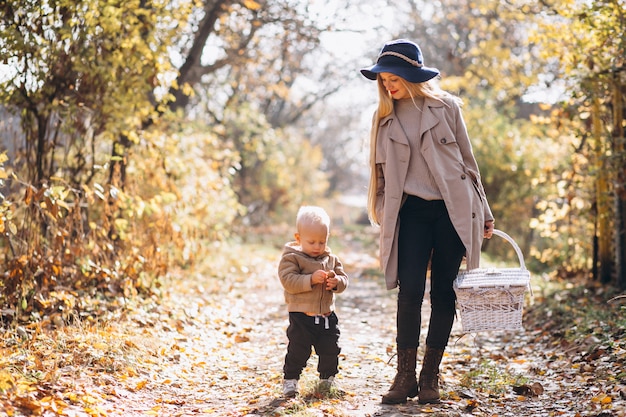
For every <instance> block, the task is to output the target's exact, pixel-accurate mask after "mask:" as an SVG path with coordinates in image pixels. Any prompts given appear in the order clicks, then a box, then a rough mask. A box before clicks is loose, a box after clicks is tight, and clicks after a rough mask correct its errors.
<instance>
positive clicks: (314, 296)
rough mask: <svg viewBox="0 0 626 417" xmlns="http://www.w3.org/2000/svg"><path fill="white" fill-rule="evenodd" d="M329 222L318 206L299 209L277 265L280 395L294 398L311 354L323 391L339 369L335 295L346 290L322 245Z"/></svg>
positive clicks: (336, 263)
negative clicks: (281, 318)
mask: <svg viewBox="0 0 626 417" xmlns="http://www.w3.org/2000/svg"><path fill="white" fill-rule="evenodd" d="M329 233H330V218H329V216H328V214H327V213H326V211H324V209H322V208H320V207H315V206H304V207H301V208H300V210H299V211H298V215H297V218H296V233H295V235H294V236H295V241H293V242H288V243H286V244H285V246H284V248H283V253H282V256H281V259H280V263H279V265H278V276H279V278H280V282H281V283H282V285H283V288H284V293H285V302H286V303H287V310H288V311H289V327H288V328H287V338H288V339H289V345H288V346H287V355H286V356H285V365H284V368H283V371H284V381H283V395H284V396H286V397H294V396H296V395H297V394H298V380H299V379H300V373H301V372H302V370H303V369H304V368H305V366H306V363H307V361H308V360H309V357H310V356H311V347H314V348H315V353H316V354H317V356H318V358H319V363H318V367H317V370H318V372H319V376H320V388H322V389H324V390H329V389H330V388H331V387H332V386H333V385H334V378H335V375H336V374H337V372H338V365H339V352H341V348H340V347H339V344H338V341H339V334H340V332H339V327H338V326H337V323H338V320H337V315H336V314H335V312H334V309H335V293H340V292H343V291H344V290H345V289H346V287H347V286H348V276H347V275H346V273H345V272H344V270H343V265H342V264H341V261H340V260H339V258H338V257H337V256H335V255H333V254H332V253H331V251H330V248H329V247H328V246H326V243H327V242H328V235H329Z"/></svg>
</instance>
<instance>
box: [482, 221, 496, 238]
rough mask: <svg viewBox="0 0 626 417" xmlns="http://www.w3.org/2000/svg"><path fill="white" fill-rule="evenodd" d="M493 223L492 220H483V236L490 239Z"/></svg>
mask: <svg viewBox="0 0 626 417" xmlns="http://www.w3.org/2000/svg"><path fill="white" fill-rule="evenodd" d="M493 225H494V221H493V220H487V221H486V222H485V234H484V237H485V238H487V239H491V236H493Z"/></svg>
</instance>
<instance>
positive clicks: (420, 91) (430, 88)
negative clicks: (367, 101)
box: [367, 74, 463, 225]
mask: <svg viewBox="0 0 626 417" xmlns="http://www.w3.org/2000/svg"><path fill="white" fill-rule="evenodd" d="M400 81H401V82H402V84H403V85H404V87H406V89H407V91H408V92H409V95H410V96H411V100H413V104H415V107H416V108H417V109H418V110H419V111H421V109H420V108H419V107H418V106H417V104H416V103H415V97H429V98H432V99H435V100H438V101H440V102H442V103H443V104H444V105H445V106H449V105H450V104H449V103H447V102H446V100H445V99H448V100H452V101H453V102H456V103H457V104H458V105H459V106H460V105H462V104H463V101H462V100H461V99H460V98H459V97H457V96H454V95H452V94H450V93H448V92H447V91H445V90H442V89H441V88H440V87H439V83H438V82H437V80H436V79H435V78H433V79H431V80H429V81H426V82H422V83H412V82H409V81H406V80H405V79H403V78H400ZM376 82H377V84H378V109H377V110H376V112H375V113H374V118H373V120H372V129H371V131H370V180H369V186H368V190H367V214H368V216H369V220H370V222H371V223H372V224H375V225H380V224H381V221H382V219H379V218H378V215H377V214H376V193H377V192H378V172H377V170H376V141H377V138H378V125H379V124H380V121H381V119H383V118H384V117H386V116H389V115H390V114H391V113H392V112H393V98H392V97H391V95H390V94H389V92H388V91H387V89H386V88H385V86H384V85H383V81H382V78H381V77H380V74H378V77H376Z"/></svg>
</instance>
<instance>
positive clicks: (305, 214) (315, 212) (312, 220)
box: [296, 206, 330, 230]
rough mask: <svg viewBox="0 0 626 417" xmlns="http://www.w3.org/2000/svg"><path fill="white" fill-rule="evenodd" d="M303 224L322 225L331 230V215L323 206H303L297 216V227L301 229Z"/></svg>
mask: <svg viewBox="0 0 626 417" xmlns="http://www.w3.org/2000/svg"><path fill="white" fill-rule="evenodd" d="M303 225H322V226H326V228H327V229H328V230H330V216H329V215H328V213H326V210H324V209H323V208H321V207H317V206H302V207H300V209H299V210H298V215H297V216H296V228H297V229H298V230H300V227H301V226H303Z"/></svg>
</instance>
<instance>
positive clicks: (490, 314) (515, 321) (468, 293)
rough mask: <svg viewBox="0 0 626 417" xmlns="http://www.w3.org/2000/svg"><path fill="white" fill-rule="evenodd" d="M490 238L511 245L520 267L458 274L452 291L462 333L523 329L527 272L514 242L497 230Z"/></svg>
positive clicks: (527, 287)
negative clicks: (499, 239)
mask: <svg viewBox="0 0 626 417" xmlns="http://www.w3.org/2000/svg"><path fill="white" fill-rule="evenodd" d="M493 234H494V235H497V236H500V237H502V238H503V239H505V240H507V241H508V242H509V243H510V244H511V245H513V248H514V249H515V252H516V253H517V257H518V258H519V263H520V267H519V268H477V269H472V270H469V271H459V274H458V276H457V278H456V280H455V281H454V291H455V292H456V298H457V306H458V308H459V310H460V313H461V324H462V327H463V331H464V332H465V333H470V332H479V331H489V330H521V329H523V327H522V308H523V306H524V295H525V293H526V291H527V290H530V272H528V270H527V269H526V266H525V265H524V257H523V255H522V251H521V250H520V248H519V246H517V244H516V243H515V241H514V240H513V239H512V238H511V237H510V236H509V235H507V234H506V233H504V232H503V231H501V230H497V229H496V230H494V231H493Z"/></svg>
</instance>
